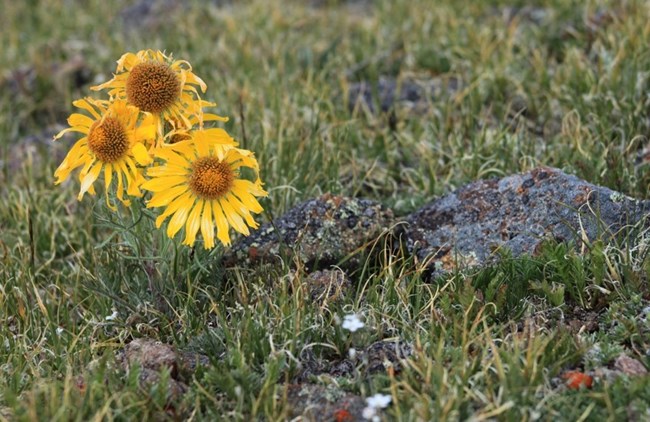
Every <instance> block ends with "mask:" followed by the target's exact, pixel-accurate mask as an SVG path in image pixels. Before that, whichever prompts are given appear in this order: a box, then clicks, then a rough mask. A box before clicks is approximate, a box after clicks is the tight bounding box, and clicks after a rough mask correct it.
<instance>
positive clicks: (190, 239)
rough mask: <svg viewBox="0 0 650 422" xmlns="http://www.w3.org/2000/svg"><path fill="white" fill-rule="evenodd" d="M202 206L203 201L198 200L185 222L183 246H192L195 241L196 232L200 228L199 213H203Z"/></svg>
mask: <svg viewBox="0 0 650 422" xmlns="http://www.w3.org/2000/svg"><path fill="white" fill-rule="evenodd" d="M203 204H205V201H203V200H201V199H200V200H198V201H197V203H196V205H194V208H193V209H192V212H190V215H189V217H188V218H187V222H186V223H185V240H184V241H183V244H185V245H188V246H192V245H193V244H194V241H195V240H196V232H197V231H199V228H200V227H201V212H203Z"/></svg>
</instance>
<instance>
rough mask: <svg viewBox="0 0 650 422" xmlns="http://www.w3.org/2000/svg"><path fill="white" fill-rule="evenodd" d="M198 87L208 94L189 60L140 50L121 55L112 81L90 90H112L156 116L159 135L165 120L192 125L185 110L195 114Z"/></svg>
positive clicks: (112, 93)
mask: <svg viewBox="0 0 650 422" xmlns="http://www.w3.org/2000/svg"><path fill="white" fill-rule="evenodd" d="M196 86H198V87H199V88H200V89H201V92H205V90H206V85H205V82H203V80H201V78H199V77H198V76H196V75H195V74H194V73H193V72H192V66H191V65H190V64H189V63H188V62H187V61H185V60H174V59H173V58H172V57H171V55H169V56H166V55H165V54H163V53H162V52H161V51H153V50H141V51H138V52H137V53H136V54H133V53H126V54H124V55H122V57H121V58H120V59H119V60H118V61H117V71H116V73H115V75H114V77H113V79H111V80H110V81H108V82H106V83H103V84H101V85H97V86H93V87H91V88H90V89H92V90H95V91H98V90H102V89H109V91H108V93H109V95H110V96H111V97H114V98H120V99H126V100H127V101H128V102H129V104H131V105H134V106H136V107H138V108H139V109H140V110H142V111H145V112H148V113H151V114H153V115H154V116H155V118H156V123H157V124H158V133H159V135H162V131H163V125H164V120H170V121H173V120H174V119H175V120H176V121H183V122H184V123H185V125H186V126H188V127H189V126H191V123H190V121H189V120H188V119H187V115H186V113H184V112H183V110H184V109H186V108H189V109H190V110H192V111H196V109H197V104H196V102H200V97H199V93H198V91H197V89H196ZM200 104H201V103H200ZM204 104H205V103H204ZM207 104H210V103H207ZM200 108H201V107H200V105H199V106H198V109H199V110H198V111H199V113H198V118H199V120H201V121H202V115H201V110H200ZM161 138H162V136H161Z"/></svg>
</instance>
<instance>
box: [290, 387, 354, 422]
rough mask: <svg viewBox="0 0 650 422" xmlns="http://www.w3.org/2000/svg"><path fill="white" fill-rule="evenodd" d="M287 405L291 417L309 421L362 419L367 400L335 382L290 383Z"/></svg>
mask: <svg viewBox="0 0 650 422" xmlns="http://www.w3.org/2000/svg"><path fill="white" fill-rule="evenodd" d="M287 405H288V408H289V415H290V417H291V418H297V417H301V416H302V417H303V418H304V419H302V420H308V421H328V422H329V421H362V420H365V419H364V418H363V417H362V412H363V409H364V408H365V407H366V402H365V400H364V399H363V398H362V397H360V396H357V395H355V394H351V393H346V392H345V391H343V390H341V389H340V388H338V387H337V386H335V385H334V384H330V385H328V386H321V385H316V384H290V385H288V386H287Z"/></svg>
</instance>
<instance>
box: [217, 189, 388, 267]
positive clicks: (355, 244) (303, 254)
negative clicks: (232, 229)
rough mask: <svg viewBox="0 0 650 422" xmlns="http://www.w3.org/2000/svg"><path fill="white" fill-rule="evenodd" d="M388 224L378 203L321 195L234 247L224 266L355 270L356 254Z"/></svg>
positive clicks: (364, 248) (358, 255) (385, 209)
mask: <svg viewBox="0 0 650 422" xmlns="http://www.w3.org/2000/svg"><path fill="white" fill-rule="evenodd" d="M392 224H393V212H392V211H391V210H390V209H387V208H385V207H384V206H382V205H381V204H379V203H377V202H374V201H370V200H366V199H356V198H346V197H342V196H335V195H331V194H325V195H322V196H320V197H318V198H315V199H310V200H308V201H305V202H302V203H300V204H298V205H296V206H295V207H294V208H292V209H290V210H289V211H288V212H287V213H286V214H284V215H283V216H282V217H280V218H277V219H275V220H274V221H273V223H272V224H269V223H266V224H264V225H262V226H261V227H260V228H259V229H258V230H255V231H253V233H251V235H250V236H249V237H246V238H243V239H241V240H240V241H238V242H237V243H235V244H234V245H233V246H232V248H231V249H230V250H229V251H227V252H226V254H225V256H224V263H225V264H226V266H229V267H232V266H236V265H244V266H251V265H259V264H262V263H277V262H279V261H280V260H281V259H282V256H287V257H291V258H293V259H294V260H295V259H299V260H300V261H301V262H303V263H304V264H306V265H307V267H309V268H317V267H318V268H327V267H329V266H330V265H333V264H339V265H343V266H346V267H349V266H352V267H354V266H356V265H358V264H359V262H360V259H361V257H362V256H363V253H360V252H363V251H365V250H366V249H370V246H372V244H373V243H374V241H375V240H376V239H377V238H378V237H379V236H381V235H382V234H383V233H387V232H388V230H389V229H390V227H391V225H392Z"/></svg>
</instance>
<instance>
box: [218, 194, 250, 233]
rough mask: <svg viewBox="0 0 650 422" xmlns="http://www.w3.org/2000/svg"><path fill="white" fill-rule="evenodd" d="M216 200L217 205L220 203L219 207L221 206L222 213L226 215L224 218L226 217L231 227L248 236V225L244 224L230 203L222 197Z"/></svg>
mask: <svg viewBox="0 0 650 422" xmlns="http://www.w3.org/2000/svg"><path fill="white" fill-rule="evenodd" d="M218 201H219V205H221V208H223V213H224V215H225V216H226V219H228V223H229V224H230V225H231V226H232V228H233V229H235V230H237V231H238V232H239V233H241V234H243V235H246V236H248V235H249V234H250V232H249V231H248V227H247V226H246V224H244V220H242V218H241V217H240V215H239V214H238V213H237V211H235V209H234V208H233V207H232V205H230V203H229V202H228V201H226V200H224V199H223V198H221V199H218Z"/></svg>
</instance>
